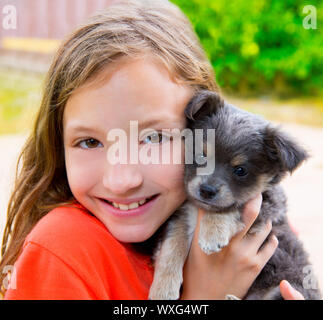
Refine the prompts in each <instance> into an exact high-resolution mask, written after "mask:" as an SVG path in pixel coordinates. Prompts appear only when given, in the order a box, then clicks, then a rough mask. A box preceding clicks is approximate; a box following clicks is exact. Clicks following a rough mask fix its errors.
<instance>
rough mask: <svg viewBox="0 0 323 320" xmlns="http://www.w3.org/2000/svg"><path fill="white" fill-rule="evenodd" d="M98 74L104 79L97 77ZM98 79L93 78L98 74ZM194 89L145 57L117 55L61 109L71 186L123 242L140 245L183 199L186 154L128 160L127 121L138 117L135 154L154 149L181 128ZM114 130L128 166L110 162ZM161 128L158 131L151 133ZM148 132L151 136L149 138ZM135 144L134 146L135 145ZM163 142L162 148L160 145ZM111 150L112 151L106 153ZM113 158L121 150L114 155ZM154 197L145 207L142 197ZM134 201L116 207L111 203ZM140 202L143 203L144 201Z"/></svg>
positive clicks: (66, 162)
mask: <svg viewBox="0 0 323 320" xmlns="http://www.w3.org/2000/svg"><path fill="white" fill-rule="evenodd" d="M102 75H103V76H104V77H103V78H102ZM96 80H98V79H96ZM192 94H193V91H192V89H190V88H189V87H188V86H184V85H179V84H177V83H176V82H174V81H173V80H172V79H171V77H170V75H169V73H168V72H167V70H166V68H165V67H164V66H162V65H161V64H159V63H157V62H156V61H153V60H150V59H147V58H146V59H138V60H132V61H130V60H125V59H124V60H121V61H120V62H118V63H117V64H116V65H113V66H109V67H108V68H106V69H105V70H104V71H102V72H101V74H100V81H91V82H89V83H88V84H86V85H84V86H82V87H80V88H78V89H77V90H75V91H74V92H73V94H72V95H71V97H70V98H69V100H68V102H67V104H66V107H65V111H64V120H63V126H64V148H65V164H66V170H67V177H68V182H69V186H70V188H71V191H72V193H73V195H74V197H75V198H76V200H78V201H79V202H80V203H81V204H82V205H83V206H84V207H86V208H87V209H88V210H89V211H90V212H91V213H92V214H93V215H95V216H96V217H97V218H98V219H99V220H100V221H101V222H102V223H103V224H104V225H105V226H106V227H107V228H108V229H109V231H110V232H111V233H112V234H113V236H114V237H115V238H117V239H118V240H119V241H122V242H141V241H144V240H146V239H148V238H149V237H151V236H152V235H153V234H154V233H155V231H156V230H157V229H158V228H159V227H160V226H161V225H162V224H163V223H164V222H165V221H166V220H167V218H168V217H169V216H170V215H171V214H172V213H173V212H174V211H175V210H176V209H177V208H178V207H179V206H180V205H181V204H182V203H183V201H184V200H185V197H186V196H185V191H184V185H183V170H184V164H183V163H184V161H183V158H184V152H183V147H182V148H177V149H176V150H175V151H174V153H177V152H180V154H181V158H182V162H181V164H174V163H173V161H172V159H173V152H172V151H171V152H170V159H171V162H170V164H163V163H162V161H161V157H160V161H159V163H158V164H152V163H150V164H143V163H141V162H140V161H138V163H137V164H134V163H133V162H131V161H130V121H138V149H137V150H138V154H139V153H140V152H143V153H147V151H148V150H149V149H150V152H148V155H149V154H152V152H153V150H155V151H156V149H155V148H158V149H159V151H160V154H161V150H162V146H163V144H170V146H169V147H170V148H169V149H170V150H172V145H173V143H174V142H172V141H170V140H168V139H167V135H164V136H163V135H162V134H161V130H162V129H175V128H178V129H180V130H182V129H184V128H185V117H184V108H185V106H186V104H187V103H188V101H189V99H190V98H191V96H192ZM111 129H121V130H122V132H124V133H125V136H126V137H127V142H128V144H127V146H126V150H127V157H126V159H127V164H120V163H118V164H111V161H109V160H108V156H107V155H108V149H109V147H110V146H111V145H113V144H116V143H117V142H118V138H117V139H116V140H115V141H108V139H107V135H108V132H109V131H110V130H111ZM154 131H158V132H159V133H160V134H159V135H157V136H156V135H153V133H154ZM149 134H151V135H149ZM132 145H133V146H135V144H134V143H133V142H132ZM164 147H165V146H164ZM110 152H111V151H110ZM116 155H118V153H117V154H116ZM155 195H157V197H155V198H153V200H149V201H147V202H146V203H144V204H143V205H140V203H138V202H139V201H140V200H144V199H147V198H150V197H151V196H155ZM106 200H108V201H110V203H112V202H115V203H118V204H130V203H134V202H137V204H136V203H134V204H132V205H131V206H130V207H131V208H132V207H136V206H137V205H138V204H139V207H138V208H136V209H129V210H128V211H125V210H122V209H126V207H125V206H122V205H121V206H120V207H119V208H115V207H114V206H113V204H109V203H107V202H106ZM141 202H142V201H141Z"/></svg>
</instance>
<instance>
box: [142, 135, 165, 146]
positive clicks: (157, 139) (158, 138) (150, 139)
mask: <svg viewBox="0 0 323 320" xmlns="http://www.w3.org/2000/svg"><path fill="white" fill-rule="evenodd" d="M169 140H170V138H169V137H167V136H165V135H163V134H162V133H159V132H154V133H152V134H149V135H147V136H146V137H145V138H144V139H143V140H142V142H143V143H149V144H159V143H162V142H166V141H169Z"/></svg>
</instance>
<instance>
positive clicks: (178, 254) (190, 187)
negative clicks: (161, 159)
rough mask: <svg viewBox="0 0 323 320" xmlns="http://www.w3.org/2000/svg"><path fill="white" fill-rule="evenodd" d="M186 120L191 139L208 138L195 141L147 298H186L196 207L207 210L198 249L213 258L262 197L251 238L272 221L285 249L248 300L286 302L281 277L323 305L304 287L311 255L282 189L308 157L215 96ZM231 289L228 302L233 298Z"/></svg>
mask: <svg viewBox="0 0 323 320" xmlns="http://www.w3.org/2000/svg"><path fill="white" fill-rule="evenodd" d="M185 115H186V117H187V127H188V128H189V129H191V131H192V132H193V136H194V137H195V134H196V132H197V130H196V129H200V130H201V129H203V139H202V141H201V142H200V143H199V141H198V140H197V139H196V140H195V139H194V143H193V145H192V146H188V148H191V149H192V150H190V151H191V152H193V154H195V157H194V161H193V162H192V163H190V164H186V165H185V174H184V183H185V187H186V192H187V201H186V202H184V204H183V205H182V206H181V207H180V208H179V209H178V210H177V211H176V212H175V213H174V214H173V215H172V216H171V218H170V219H169V221H168V222H167V225H166V228H165V232H164V234H163V236H162V240H161V241H160V242H159V244H158V246H157V247H156V250H155V254H154V262H155V274H154V280H153V283H152V286H151V288H150V293H149V299H160V300H164V299H167V300H168V299H178V298H179V297H180V288H181V284H182V281H183V276H182V271H183V266H184V263H185V260H186V258H187V255H188V252H189V249H190V246H191V241H192V237H193V234H194V229H195V226H196V221H197V212H198V208H202V209H204V210H205V215H204V216H203V218H202V220H201V223H200V231H199V239H198V243H199V246H200V247H201V249H202V250H203V251H204V252H205V253H206V254H211V253H214V252H218V251H220V250H221V249H222V248H223V247H225V246H226V245H227V244H228V243H229V241H230V239H231V238H232V236H234V235H235V234H236V233H237V232H239V231H240V230H241V229H242V228H243V227H244V224H243V222H242V217H241V214H242V212H243V207H244V205H245V203H246V202H247V201H248V200H250V199H252V198H254V197H255V196H256V195H257V194H259V193H262V197H263V201H262V206H261V210H260V213H259V216H258V217H257V219H256V221H255V222H254V224H253V226H252V227H251V228H250V230H249V232H250V233H255V232H258V231H259V229H261V227H263V226H264V224H265V223H266V222H267V221H268V219H270V220H271V221H272V233H273V234H275V235H276V237H277V238H278V240H279V245H278V248H277V249H276V251H275V253H274V255H273V256H272V257H271V259H270V260H269V261H268V263H267V264H266V265H265V267H264V268H263V270H262V271H261V273H260V274H259V276H258V277H257V278H256V280H255V281H254V283H253V285H252V286H251V288H250V289H249V291H248V293H247V294H246V296H245V297H243V299H249V300H251V299H255V300H281V299H282V297H281V295H280V290H279V283H280V281H281V280H283V279H286V280H288V281H289V282H290V283H291V285H292V286H293V287H294V288H295V289H296V290H298V291H300V292H301V293H302V294H303V295H304V297H305V299H320V293H319V291H318V290H316V289H315V288H313V286H312V287H311V286H304V285H303V281H304V277H305V276H306V274H305V273H304V272H305V271H304V270H305V269H304V268H305V267H306V268H307V267H308V266H309V262H308V256H307V254H306V252H305V251H304V249H303V247H302V244H301V243H300V241H299V240H298V239H297V238H296V236H295V235H294V234H293V232H292V231H291V229H290V227H289V225H288V222H287V218H286V197H285V194H284V192H283V190H282V188H281V187H280V186H279V182H280V181H281V179H282V178H283V177H284V176H285V175H286V173H291V172H293V171H294V170H295V169H296V168H297V167H298V166H299V165H300V164H301V163H302V162H303V161H304V160H306V158H307V157H308V155H307V153H306V151H305V150H304V149H302V148H301V147H300V146H299V145H298V144H296V143H295V142H294V141H293V140H292V139H291V138H290V137H288V136H287V135H286V134H284V133H283V132H281V131H280V130H279V129H278V128H276V127H274V126H272V125H271V124H270V123H269V122H268V121H266V120H265V119H263V118H261V117H259V116H256V115H253V114H251V113H248V112H246V111H243V110H240V109H238V108H236V107H234V106H233V105H230V104H228V103H226V102H224V101H223V100H222V99H221V98H220V97H219V95H218V94H216V93H215V92H210V91H206V90H202V91H199V92H197V93H196V94H195V95H194V97H193V98H192V99H191V101H190V102H189V103H188V105H187V107H186V110H185ZM208 129H213V130H211V131H210V132H212V133H213V135H211V136H212V138H208V136H207V130H208ZM200 140H201V139H200ZM197 150H202V151H201V152H197ZM205 159H207V162H209V161H211V163H212V162H213V164H214V167H213V170H209V172H206V173H205V172H204V173H203V174H197V171H198V169H200V170H202V169H203V168H206V166H205V163H204V164H201V162H203V161H202V160H205ZM200 172H202V171H200ZM313 280H314V282H315V281H316V280H315V279H314V278H312V283H313ZM305 287H306V288H305ZM308 287H310V288H309V289H308ZM229 291H230V288H228V297H227V299H234V296H233V297H232V296H231V295H230V292H229Z"/></svg>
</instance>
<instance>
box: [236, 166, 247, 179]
mask: <svg viewBox="0 0 323 320" xmlns="http://www.w3.org/2000/svg"><path fill="white" fill-rule="evenodd" d="M233 173H234V174H235V175H237V176H238V177H244V176H246V175H247V174H248V171H247V169H246V168H244V167H235V168H234V170H233Z"/></svg>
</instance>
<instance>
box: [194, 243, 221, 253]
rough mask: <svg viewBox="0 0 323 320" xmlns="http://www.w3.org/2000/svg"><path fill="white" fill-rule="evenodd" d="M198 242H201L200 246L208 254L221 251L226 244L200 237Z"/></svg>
mask: <svg viewBox="0 0 323 320" xmlns="http://www.w3.org/2000/svg"><path fill="white" fill-rule="evenodd" d="M198 244H199V247H200V248H201V249H202V251H203V252H205V253H206V254H212V253H215V252H219V251H221V250H222V248H223V247H224V246H225V245H223V246H222V245H221V244H219V243H215V242H209V241H205V240H204V239H199V241H198Z"/></svg>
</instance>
